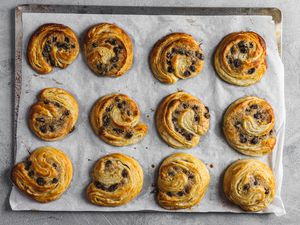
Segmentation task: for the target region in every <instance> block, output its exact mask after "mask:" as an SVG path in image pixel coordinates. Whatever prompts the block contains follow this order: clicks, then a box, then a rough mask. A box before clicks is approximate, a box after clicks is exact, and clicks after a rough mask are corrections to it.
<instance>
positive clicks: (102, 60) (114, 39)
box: [83, 23, 133, 77]
mask: <svg viewBox="0 0 300 225" xmlns="http://www.w3.org/2000/svg"><path fill="white" fill-rule="evenodd" d="M83 49H84V55H85V58H86V61H87V64H88V66H89V67H90V69H91V70H92V71H93V72H94V73H95V74H97V75H101V76H109V77H119V76H122V75H123V74H124V73H126V72H127V71H128V70H129V69H130V68H131V65H132V60H133V52H132V51H133V50H132V43H131V39H130V37H129V36H128V34H126V32H125V31H124V30H122V29H121V28H120V27H118V26H116V25H114V24H109V23H101V24H97V25H95V26H93V27H91V28H90V29H89V30H88V32H87V33H86V35H85V39H84V43H83Z"/></svg>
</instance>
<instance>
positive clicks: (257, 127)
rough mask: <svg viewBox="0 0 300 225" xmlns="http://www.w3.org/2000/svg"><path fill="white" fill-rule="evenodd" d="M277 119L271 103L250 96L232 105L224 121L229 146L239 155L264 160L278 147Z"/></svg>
mask: <svg viewBox="0 0 300 225" xmlns="http://www.w3.org/2000/svg"><path fill="white" fill-rule="evenodd" d="M274 125H275V115H274V113H273V109H272V107H271V105H269V103H268V102H266V101H265V100H263V99H261V98H257V97H254V96H248V97H244V98H240V99H238V100H236V101H235V102H233V103H232V104H231V105H230V106H229V108H228V109H227V111H226V113H225V115H224V120H223V131H224V135H225V137H226V139H227V141H228V143H229V144H230V145H231V146H232V147H233V148H234V149H236V150H237V151H239V152H240V153H243V154H245V155H249V156H261V155H264V154H267V153H269V152H271V151H272V150H273V148H274V146H275V143H276V134H275V131H274Z"/></svg>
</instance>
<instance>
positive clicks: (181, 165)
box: [157, 153, 210, 209]
mask: <svg viewBox="0 0 300 225" xmlns="http://www.w3.org/2000/svg"><path fill="white" fill-rule="evenodd" d="M209 182H210V176H209V172H208V170H207V168H206V167H205V165H204V164H203V162H202V161H201V160H199V159H197V158H195V157H194V156H192V155H190V154H185V153H176V154H173V155H171V156H169V157H168V158H166V159H165V160H164V161H163V163H162V164H161V166H160V168H159V174H158V182H157V185H158V194H157V200H158V203H159V205H160V206H161V207H163V208H165V209H185V208H191V207H192V206H194V205H196V204H197V203H198V202H200V200H201V199H202V197H203V196H204V194H205V192H206V189H207V187H208V185H209Z"/></svg>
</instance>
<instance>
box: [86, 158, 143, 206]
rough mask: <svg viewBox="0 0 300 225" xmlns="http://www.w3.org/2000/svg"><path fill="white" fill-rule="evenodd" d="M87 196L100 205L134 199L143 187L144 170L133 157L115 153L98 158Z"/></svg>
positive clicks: (119, 203)
mask: <svg viewBox="0 0 300 225" xmlns="http://www.w3.org/2000/svg"><path fill="white" fill-rule="evenodd" d="M92 177H93V181H92V183H90V185H89V186H88V188H87V198H88V199H89V201H90V202H91V203H93V204H96V205H100V206H119V205H124V204H126V203H128V202H130V201H131V200H133V199H134V198H135V197H136V196H137V195H138V194H139V193H140V192H141V190H142V187H143V178H144V177H143V170H142V168H141V166H140V164H139V163H138V162H137V161H136V160H135V159H133V158H131V157H129V156H127V155H124V154H120V153H114V154H110V155H107V156H104V157H102V158H100V159H99V160H98V162H97V163H96V165H95V167H94V169H93V172H92Z"/></svg>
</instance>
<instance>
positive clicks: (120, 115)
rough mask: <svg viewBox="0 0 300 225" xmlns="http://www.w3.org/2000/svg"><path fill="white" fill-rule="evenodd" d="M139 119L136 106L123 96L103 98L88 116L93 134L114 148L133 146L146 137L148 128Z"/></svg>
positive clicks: (115, 95) (113, 95)
mask: <svg viewBox="0 0 300 225" xmlns="http://www.w3.org/2000/svg"><path fill="white" fill-rule="evenodd" d="M139 119H140V110H139V108H138V105H137V104H136V103H135V102H134V101H133V100H132V99H131V98H130V97H128V96H127V95H124V94H110V95H106V96H103V97H102V98H100V99H99V100H98V101H97V102H96V103H95V104H94V106H93V108H92V111H91V114H90V122H91V125H92V127H93V129H94V131H95V133H96V134H97V135H99V137H100V138H101V139H102V140H103V141H105V142H106V143H108V144H110V145H114V146H126V145H131V144H135V143H137V142H139V141H140V140H142V139H143V138H144V137H145V136H146V134H147V130H148V127H147V125H146V124H144V123H139Z"/></svg>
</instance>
